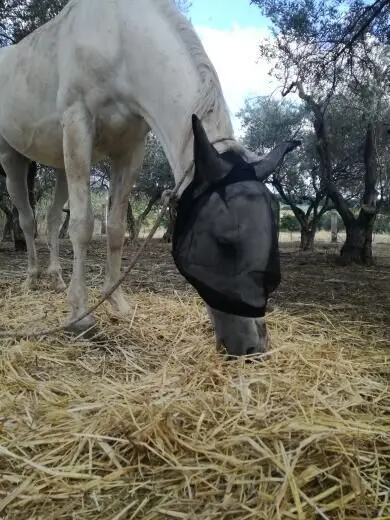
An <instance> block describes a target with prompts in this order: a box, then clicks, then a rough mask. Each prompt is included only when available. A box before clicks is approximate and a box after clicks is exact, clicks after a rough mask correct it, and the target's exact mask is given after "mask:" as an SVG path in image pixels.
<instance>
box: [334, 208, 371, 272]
mask: <svg viewBox="0 0 390 520" xmlns="http://www.w3.org/2000/svg"><path fill="white" fill-rule="evenodd" d="M375 217H376V214H367V213H365V212H364V210H361V212H360V215H359V218H358V219H356V220H354V221H353V222H350V223H349V225H348V226H347V228H346V240H345V242H344V245H343V247H342V248H341V252H340V263H341V265H350V264H353V263H354V264H361V265H372V262H373V257H372V232H373V228H374V223H375Z"/></svg>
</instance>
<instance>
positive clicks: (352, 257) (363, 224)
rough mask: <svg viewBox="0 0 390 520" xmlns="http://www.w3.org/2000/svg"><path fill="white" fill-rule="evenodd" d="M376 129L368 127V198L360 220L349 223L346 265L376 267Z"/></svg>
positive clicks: (344, 251)
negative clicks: (374, 232) (374, 260)
mask: <svg viewBox="0 0 390 520" xmlns="http://www.w3.org/2000/svg"><path fill="white" fill-rule="evenodd" d="M375 138H376V128H375V126H374V124H373V123H372V122H369V123H368V125H367V132H366V142H365V148H364V164H365V176H364V195H363V201H362V207H361V209H360V212H359V216H358V218H357V219H353V220H351V219H350V220H349V221H348V222H346V234H347V238H346V240H345V244H344V245H343V247H342V249H341V253H340V256H341V258H340V261H341V263H342V264H343V265H348V264H351V263H357V264H363V265H372V262H373V258H372V233H373V229H374V224H375V220H376V216H377V212H378V208H377V191H376V182H377V178H378V157H377V153H376V146H375Z"/></svg>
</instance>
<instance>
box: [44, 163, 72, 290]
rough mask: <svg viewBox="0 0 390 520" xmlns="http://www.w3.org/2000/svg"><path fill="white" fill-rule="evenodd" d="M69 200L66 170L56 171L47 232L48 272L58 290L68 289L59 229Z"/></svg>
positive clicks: (55, 288) (48, 213)
mask: <svg viewBox="0 0 390 520" xmlns="http://www.w3.org/2000/svg"><path fill="white" fill-rule="evenodd" d="M67 200H68V183H67V182H66V175H65V170H57V171H56V184H55V190H54V198H53V202H52V205H51V206H50V208H49V211H48V212H47V233H48V235H49V250H50V262H49V267H48V269H47V274H48V275H49V276H50V278H51V279H52V283H53V288H54V290H56V291H63V290H65V289H66V284H65V282H64V280H63V278H62V269H61V264H60V260H59V256H60V255H59V236H58V235H59V231H60V227H61V222H62V209H63V207H64V204H65V202H66V201H67Z"/></svg>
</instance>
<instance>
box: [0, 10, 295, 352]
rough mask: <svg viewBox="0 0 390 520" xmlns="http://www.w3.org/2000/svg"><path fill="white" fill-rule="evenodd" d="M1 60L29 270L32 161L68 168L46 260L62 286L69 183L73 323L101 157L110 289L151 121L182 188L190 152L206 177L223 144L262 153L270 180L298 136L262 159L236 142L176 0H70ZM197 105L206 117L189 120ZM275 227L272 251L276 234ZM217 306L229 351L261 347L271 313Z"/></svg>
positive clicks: (0, 123) (2, 134)
mask: <svg viewBox="0 0 390 520" xmlns="http://www.w3.org/2000/svg"><path fill="white" fill-rule="evenodd" d="M0 67H1V68H0V70H1V71H2V74H1V75H0V162H1V164H2V166H3V168H4V170H5V172H6V174H7V189H8V191H9V194H10V196H11V198H12V200H13V202H14V204H15V206H16V207H17V208H18V211H19V215H20V224H21V227H22V229H23V232H24V234H25V236H26V242H27V248H28V278H29V279H30V280H31V279H34V277H36V276H37V274H38V262H37V255H36V250H35V245H34V220H33V213H32V210H31V207H30V205H29V203H28V197H27V190H26V175H27V169H28V164H29V161H31V160H35V161H37V162H40V163H42V164H45V165H48V166H52V167H54V168H57V169H59V170H64V171H65V172H66V179H65V176H64V175H61V173H59V175H58V178H57V183H58V184H57V187H56V192H55V201H54V204H53V206H52V208H51V210H50V211H51V214H50V216H49V221H50V222H51V225H50V226H49V235H50V237H51V238H50V239H49V241H50V243H51V244H52V246H51V251H52V256H51V262H50V267H49V270H50V272H52V273H53V274H55V275H56V276H57V282H58V283H59V284H60V285H61V280H62V278H61V268H60V265H59V261H58V239H57V238H56V237H57V235H58V228H59V224H60V221H61V218H60V214H61V210H62V206H63V204H64V203H65V201H66V199H67V197H68V193H67V189H66V187H67V188H68V190H69V203H70V212H71V219H70V226H69V234H70V238H71V241H72V246H73V251H74V260H73V271H72V278H71V282H70V286H69V292H68V300H69V304H70V307H71V312H70V316H69V320H68V323H69V322H71V321H72V320H73V319H75V318H77V317H79V316H81V315H82V314H83V313H84V312H85V311H86V310H87V305H88V293H87V287H86V280H85V267H86V255H87V248H88V245H89V243H90V240H91V237H92V232H93V215H92V206H91V199H90V189H89V177H90V168H91V165H92V164H93V163H94V162H96V161H98V160H101V159H102V158H104V157H107V156H108V157H110V158H111V159H112V171H111V183H110V195H111V201H112V204H111V208H110V211H109V217H108V229H107V233H108V248H107V269H106V278H105V283H104V290H107V289H109V288H110V287H112V285H113V284H114V283H115V282H116V281H117V280H118V278H119V276H120V269H121V257H122V247H123V241H124V233H125V220H126V209H127V201H128V198H129V194H130V191H131V188H132V186H133V184H134V182H135V177H136V173H137V171H138V169H139V168H140V166H141V164H142V161H143V156H144V141H145V137H146V135H147V133H148V131H149V130H150V129H152V130H153V132H154V133H155V134H156V135H157V136H158V137H159V139H160V141H161V143H162V146H163V148H164V151H165V154H166V156H167V159H168V161H169V163H170V165H171V167H172V170H173V173H174V177H175V180H176V182H178V181H179V180H180V179H181V177H182V176H183V175H184V173H185V172H187V171H190V175H188V179H187V180H186V182H185V183H184V185H183V187H182V190H183V189H184V188H185V186H186V185H188V183H189V182H190V181H191V179H192V177H193V173H194V167H193V164H194V161H193V159H195V164H196V163H198V169H200V175H201V176H202V177H203V179H204V183H205V184H209V183H212V182H213V181H214V180H217V179H219V178H220V177H221V176H222V175H224V174H225V173H226V171H227V170H226V161H222V159H220V158H219V156H218V154H217V153H216V150H217V151H218V152H220V153H221V152H224V151H226V150H230V151H233V152H234V153H236V154H237V155H239V156H240V157H242V158H243V159H244V160H245V161H247V162H257V165H256V171H257V172H258V175H259V178H261V179H264V178H265V177H267V176H268V175H269V174H270V173H271V172H272V171H273V170H274V169H275V168H276V167H277V166H278V165H279V164H280V163H281V161H282V160H283V157H284V155H285V153H287V152H288V151H290V150H292V149H293V148H294V147H295V146H296V143H291V142H288V143H284V144H283V145H281V146H280V147H279V148H277V149H276V150H274V151H273V152H272V153H271V154H270V155H269V156H267V157H265V158H263V159H262V160H260V159H259V158H258V157H256V156H254V155H253V154H251V153H250V152H249V151H247V150H246V149H244V148H243V147H242V146H240V145H239V144H238V143H237V142H236V141H235V139H234V135H233V129H232V125H231V120H230V117H229V111H228V108H227V105H226V102H225V100H224V97H223V94H222V90H221V86H220V83H219V80H218V77H217V74H216V71H215V69H214V67H213V66H212V64H211V62H210V60H209V58H208V56H207V55H206V53H205V51H204V49H203V46H202V44H201V42H200V40H199V38H198V37H197V35H196V33H195V31H194V29H193V27H192V25H191V24H190V22H189V21H188V20H187V19H186V18H185V17H184V16H182V15H181V14H180V12H179V11H178V10H177V9H176V8H175V6H174V4H173V2H172V1H171V0H70V2H69V3H68V4H67V5H66V7H65V8H64V9H63V10H62V11H61V13H60V14H59V15H57V16H56V17H55V18H54V19H53V20H51V21H50V22H48V23H46V24H45V25H43V26H42V27H40V28H39V29H37V30H36V31H34V32H33V33H32V34H30V35H29V36H27V37H26V38H25V39H23V40H22V41H21V42H20V43H18V44H17V45H13V46H10V47H7V48H5V49H2V50H1V52H0ZM192 114H197V115H198V116H199V118H200V120H201V121H202V124H201V123H200V121H198V124H195V125H194V126H193V127H192V128H191V116H192ZM221 139H222V140H221ZM217 141H218V143H217V144H215V147H213V146H211V144H210V142H212V143H216V142H217ZM194 143H195V145H194ZM194 154H195V157H194ZM181 193H182V191H181ZM250 207H251V206H250V205H248V214H247V215H245V217H243V218H245V220H246V221H247V222H250V219H251V218H252V217H253V218H258V217H259V215H260V217H261V218H263V217H264V215H263V217H262V216H261V213H260V214H259V213H256V212H255V213H253V215H252V214H251V210H250ZM215 211H216V210H215V209H213V208H211V209H210V211H209V227H211V226H212V225H213V226H214V227H215V222H217V223H221V225H223V218H224V217H221V216H220V214H219V213H218V212H217V213H215ZM253 211H254V210H253ZM264 218H265V217H264ZM267 226H268V222H267V223H266V225H265V226H264V231H263V235H262V236H263V242H264V248H265V250H267V248H268V249H269V242H270V239H269V227H267ZM221 229H222V228H221ZM213 232H215V229H214V231H213ZM216 232H217V234H218V233H219V232H221V233H222V231H218V230H217V231H216ZM217 238H218V236H217ZM250 238H251V237H249V239H250ZM214 240H215V238H214ZM56 241H57V242H56ZM249 242H250V240H249V241H248V244H249ZM264 298H265V299H266V297H264ZM110 302H111V304H112V305H113V306H114V307H115V309H116V310H118V311H120V312H122V313H127V312H128V311H129V305H128V303H127V301H126V299H125V297H124V295H123V293H122V291H121V289H118V290H117V291H115V293H114V294H113V295H112V297H111V298H110ZM209 312H210V314H211V318H212V321H213V324H214V327H215V330H216V334H217V338H218V340H219V341H220V342H223V343H224V345H225V346H226V348H227V350H228V351H229V352H230V353H232V354H246V353H250V352H258V351H261V350H263V348H264V343H265V326H264V322H263V320H260V321H259V320H256V319H252V318H247V317H241V316H237V315H228V314H224V313H221V312H218V311H214V310H213V309H209ZM93 324H94V317H93V316H92V315H89V316H88V317H86V318H84V319H82V320H81V321H79V322H78V323H77V324H76V325H75V329H76V331H84V330H86V329H88V328H90V327H91V326H92V325H93Z"/></svg>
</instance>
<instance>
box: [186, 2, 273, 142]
mask: <svg viewBox="0 0 390 520" xmlns="http://www.w3.org/2000/svg"><path fill="white" fill-rule="evenodd" d="M192 2H193V5H192V7H191V10H190V18H191V21H192V23H193V25H194V26H195V29H196V31H197V32H198V34H199V36H200V38H201V40H202V43H203V45H204V47H205V49H206V52H207V54H208V55H209V57H210V59H211V61H212V62H213V64H214V66H215V68H216V70H217V73H218V76H219V79H220V81H221V84H222V89H223V92H224V95H225V98H226V101H227V104H228V106H229V109H230V111H231V115H232V119H233V124H234V128H235V131H236V133H237V134H239V133H240V124H239V120H238V118H236V113H237V112H238V110H240V108H241V107H242V106H243V105H244V101H245V98H247V97H253V96H256V95H270V94H272V92H273V91H274V90H275V88H276V83H275V82H274V81H273V80H272V78H270V77H269V76H268V74H267V73H268V71H269V69H270V65H269V64H268V63H267V62H265V61H264V60H261V59H260V58H259V51H258V46H259V42H260V41H261V40H262V39H263V38H265V37H266V36H267V35H269V32H268V29H267V25H268V23H267V20H265V19H264V18H263V17H262V16H261V13H260V9H259V8H258V7H257V6H255V5H253V4H252V5H250V0H192Z"/></svg>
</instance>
